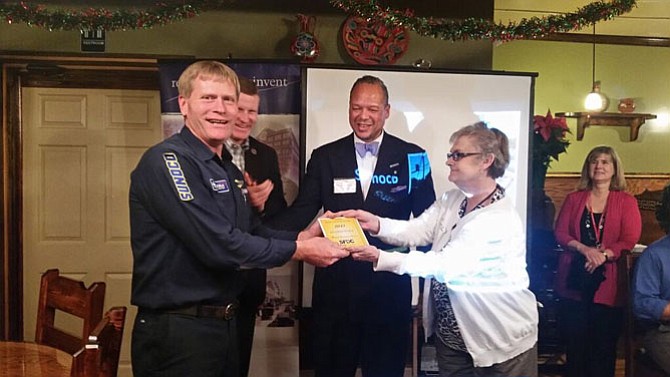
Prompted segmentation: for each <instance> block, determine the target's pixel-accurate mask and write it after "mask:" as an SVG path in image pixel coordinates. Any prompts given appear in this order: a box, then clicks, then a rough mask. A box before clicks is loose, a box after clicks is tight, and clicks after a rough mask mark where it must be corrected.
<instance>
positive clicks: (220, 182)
mask: <svg viewBox="0 0 670 377" xmlns="http://www.w3.org/2000/svg"><path fill="white" fill-rule="evenodd" d="M209 183H211V184H212V190H214V191H216V192H218V193H219V194H220V193H224V192H228V191H230V185H228V181H227V180H225V179H217V180H214V179H211V178H210V179H209Z"/></svg>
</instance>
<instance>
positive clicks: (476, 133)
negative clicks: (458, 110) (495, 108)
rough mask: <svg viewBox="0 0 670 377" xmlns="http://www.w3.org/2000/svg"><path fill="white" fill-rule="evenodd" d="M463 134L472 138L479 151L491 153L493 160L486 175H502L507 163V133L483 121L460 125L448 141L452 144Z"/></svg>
mask: <svg viewBox="0 0 670 377" xmlns="http://www.w3.org/2000/svg"><path fill="white" fill-rule="evenodd" d="M464 136H468V137H471V138H473V139H474V140H475V144H476V145H477V147H478V148H479V151H480V152H482V153H484V154H489V153H490V154H492V155H493V157H494V160H493V164H491V166H490V167H489V169H488V176H489V177H491V178H493V179H496V178H500V177H502V176H503V174H505V169H507V166H508V165H509V140H508V139H507V135H505V134H504V133H503V132H502V131H500V130H499V129H497V128H489V127H488V125H487V124H486V123H484V122H477V123H474V124H470V125H467V126H465V127H462V128H461V129H459V130H458V131H456V132H454V133H453V134H451V137H450V138H449V142H450V143H452V144H453V143H454V142H455V141H456V140H457V139H459V138H461V137H464Z"/></svg>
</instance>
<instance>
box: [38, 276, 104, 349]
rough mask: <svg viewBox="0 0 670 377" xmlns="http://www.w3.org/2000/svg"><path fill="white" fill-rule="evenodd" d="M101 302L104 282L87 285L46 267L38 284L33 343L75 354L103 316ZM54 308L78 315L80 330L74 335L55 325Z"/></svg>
mask: <svg viewBox="0 0 670 377" xmlns="http://www.w3.org/2000/svg"><path fill="white" fill-rule="evenodd" d="M104 301H105V283H104V282H97V283H93V284H91V286H90V287H88V288H86V287H85V286H84V283H83V282H81V281H78V280H73V279H70V278H67V277H64V276H60V275H59V271H58V270H57V269H53V270H48V271H47V272H45V273H44V274H43V275H42V281H41V285H40V296H39V303H38V305H37V329H36V331H35V342H36V343H39V344H46V345H48V346H51V347H54V348H58V349H60V350H63V351H65V352H67V353H70V354H74V353H75V352H77V351H78V350H79V349H80V348H82V347H83V346H84V345H85V344H86V341H87V338H88V335H89V334H90V333H91V331H93V328H94V327H95V325H96V324H98V322H100V320H101V319H102V311H103V306H104ZM56 311H61V312H64V313H68V314H70V315H72V316H75V317H78V318H81V319H82V320H83V326H82V329H81V333H80V334H79V335H73V334H72V333H70V332H67V331H65V330H63V329H60V328H57V327H56V326H55V320H56Z"/></svg>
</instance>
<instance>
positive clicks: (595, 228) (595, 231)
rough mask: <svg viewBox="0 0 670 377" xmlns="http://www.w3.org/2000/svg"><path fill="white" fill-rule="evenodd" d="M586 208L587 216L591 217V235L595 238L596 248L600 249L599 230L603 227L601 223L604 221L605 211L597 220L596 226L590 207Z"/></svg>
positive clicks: (600, 238) (600, 235) (600, 234)
mask: <svg viewBox="0 0 670 377" xmlns="http://www.w3.org/2000/svg"><path fill="white" fill-rule="evenodd" d="M587 208H588V210H589V215H591V226H592V227H593V234H594V235H595V236H596V247H600V245H601V244H602V233H601V228H602V226H603V222H604V221H605V211H604V210H603V213H602V214H601V215H600V219H599V220H598V224H596V218H595V216H594V215H593V209H592V208H591V206H590V205H588V206H587Z"/></svg>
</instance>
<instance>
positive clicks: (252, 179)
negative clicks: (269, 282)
mask: <svg viewBox="0 0 670 377" xmlns="http://www.w3.org/2000/svg"><path fill="white" fill-rule="evenodd" d="M239 79H240V98H239V101H238V102H237V109H238V111H237V120H236V121H235V125H234V127H233V133H232V135H231V136H230V138H228V139H226V142H225V146H226V148H225V150H224V151H223V153H224V156H223V158H224V159H231V160H232V162H233V163H234V164H235V166H237V168H238V169H240V171H241V172H243V173H244V178H245V181H246V183H247V190H248V191H249V202H250V204H251V206H252V207H253V209H254V211H256V212H257V213H258V214H259V215H260V216H261V218H262V219H265V218H271V217H272V216H274V215H276V214H277V213H279V211H281V210H283V209H286V200H285V199H284V186H283V184H282V181H281V174H280V172H279V162H278V160H277V152H275V150H274V149H272V147H270V146H268V145H265V144H263V143H261V142H260V141H258V140H256V139H255V138H253V137H251V136H249V135H250V134H251V130H252V129H253V128H254V126H255V125H256V121H257V120H258V108H259V105H260V96H259V95H258V88H257V87H256V84H254V83H253V82H252V81H251V80H249V79H247V78H246V77H239ZM242 274H243V276H244V279H245V284H244V288H243V290H242V293H240V296H239V297H238V300H239V303H240V306H239V310H238V312H237V337H238V339H239V354H240V376H241V377H246V376H247V375H248V374H249V362H250V361H251V346H252V344H253V340H254V328H255V326H256V313H257V312H258V308H259V306H260V305H261V304H262V303H263V301H264V300H265V280H266V276H267V274H266V272H265V269H261V268H254V269H247V270H242Z"/></svg>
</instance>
